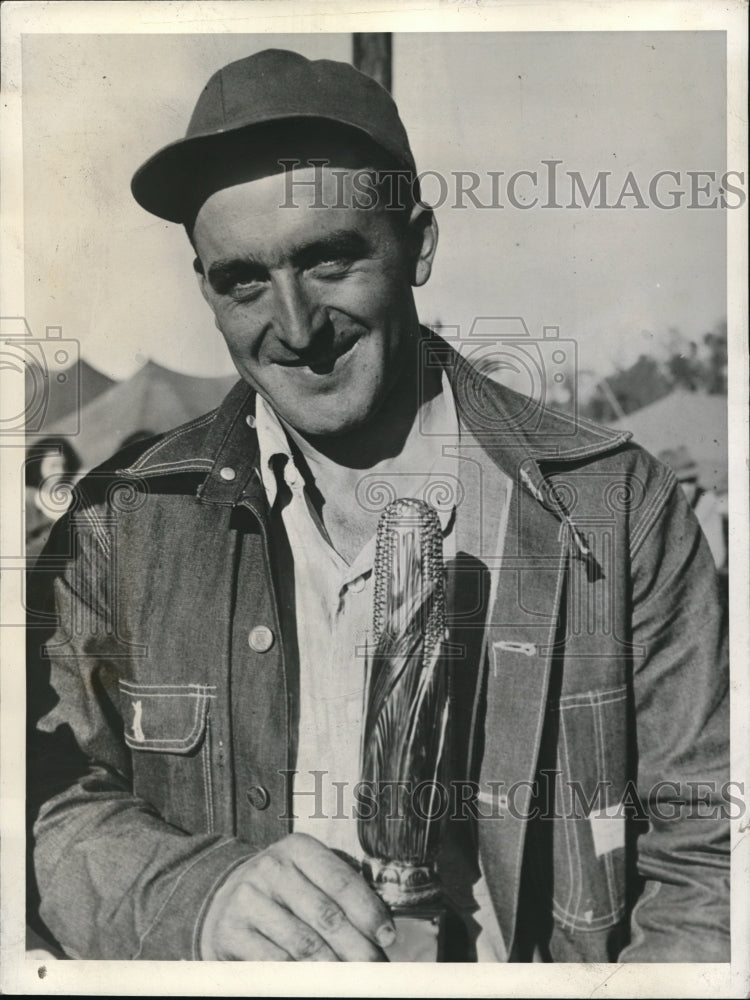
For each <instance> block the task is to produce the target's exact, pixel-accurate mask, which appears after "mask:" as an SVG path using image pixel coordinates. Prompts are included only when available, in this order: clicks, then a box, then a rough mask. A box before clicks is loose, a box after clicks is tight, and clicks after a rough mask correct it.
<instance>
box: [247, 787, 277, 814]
mask: <svg viewBox="0 0 750 1000" xmlns="http://www.w3.org/2000/svg"><path fill="white" fill-rule="evenodd" d="M245 795H246V796H247V801H248V802H249V803H250V805H251V806H253V807H254V808H255V809H260V810H261V812H262V811H263V810H264V809H267V808H268V805H269V803H270V801H271V796H270V795H269V794H268V789H266V788H264V787H263V785H251V786H250V787H249V788H248V790H247V792H246V793H245Z"/></svg>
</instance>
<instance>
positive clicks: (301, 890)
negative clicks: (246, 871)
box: [255, 838, 385, 962]
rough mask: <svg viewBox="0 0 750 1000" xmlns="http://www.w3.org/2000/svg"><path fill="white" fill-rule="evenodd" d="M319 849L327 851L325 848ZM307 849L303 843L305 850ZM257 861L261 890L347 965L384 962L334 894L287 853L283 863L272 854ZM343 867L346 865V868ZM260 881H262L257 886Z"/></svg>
mask: <svg viewBox="0 0 750 1000" xmlns="http://www.w3.org/2000/svg"><path fill="white" fill-rule="evenodd" d="M308 839H312V838H308ZM316 843H318V842H316ZM318 846H319V847H320V848H321V850H322V851H326V848H324V847H322V845H320V844H318ZM304 849H305V845H304V844H303V845H302V850H303V851H304ZM337 860H338V859H337ZM258 862H259V863H258V866H257V868H256V871H255V876H256V884H258V885H259V888H260V889H261V890H262V891H263V892H265V893H266V894H267V895H269V896H271V897H272V898H273V899H275V900H276V901H277V902H278V903H280V904H281V905H282V906H283V907H285V908H286V909H288V910H290V911H291V912H292V913H294V914H295V915H296V916H297V917H298V918H299V919H300V920H302V921H303V922H304V923H305V924H308V925H309V926H310V927H311V928H312V929H313V930H314V931H315V932H316V933H317V934H319V935H320V936H321V937H322V938H323V939H324V940H325V941H326V942H327V943H328V945H329V946H330V947H331V948H332V949H333V951H334V952H335V954H336V955H337V956H338V957H339V958H340V959H342V960H343V961H348V962H382V961H384V960H385V958H384V955H383V953H382V951H381V949H380V948H379V947H378V946H377V945H376V944H374V943H373V942H372V941H371V940H368V938H367V936H366V935H364V934H363V933H362V932H361V931H360V930H359V929H358V928H357V927H355V926H354V925H353V924H352V923H350V921H349V919H348V917H347V915H346V913H345V912H344V910H343V909H342V908H341V907H340V906H339V905H338V903H337V901H336V900H335V899H334V898H333V894H332V893H328V892H325V891H324V890H323V889H321V888H319V887H318V886H317V885H316V884H315V883H314V882H312V881H310V879H308V878H307V876H306V875H305V874H304V872H302V871H300V869H299V868H297V867H296V866H295V864H294V863H293V860H292V858H291V856H290V855H289V854H288V853H286V854H285V857H284V858H283V859H281V860H280V859H278V858H276V857H275V856H274V854H273V852H269V853H268V854H267V855H264V857H263V859H262V860H261V859H260V858H259V859H258ZM341 863H342V864H344V863H343V862H341ZM344 868H347V866H346V865H344ZM353 874H354V873H353ZM257 878H260V879H261V880H262V881H261V882H260V883H257Z"/></svg>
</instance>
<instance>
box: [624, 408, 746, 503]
mask: <svg viewBox="0 0 750 1000" xmlns="http://www.w3.org/2000/svg"><path fill="white" fill-rule="evenodd" d="M610 426H612V427H613V428H615V429H617V430H628V431H632V432H633V438H634V440H635V441H636V442H637V443H638V444H640V445H642V446H643V447H644V448H645V449H646V450H647V451H650V452H651V454H652V455H658V454H659V452H661V451H663V450H665V449H667V448H669V449H674V448H677V447H679V446H680V445H682V446H683V447H685V448H687V449H688V451H689V452H690V454H691V455H692V457H693V459H694V460H695V462H696V465H697V466H698V475H699V481H700V484H701V486H703V487H704V488H705V489H713V490H715V491H716V492H717V493H723V492H725V491H726V488H727V464H728V459H727V399H726V396H709V395H707V394H706V393H702V392H689V391H688V390H686V389H676V390H675V391H674V392H672V393H670V394H669V395H668V396H664V397H663V398H662V399H658V400H657V401H656V402H655V403H649V405H648V406H643V407H641V409H640V410H635V411H634V412H633V413H628V414H627V416H624V417H623V418H622V419H621V420H617V421H615V422H614V423H613V424H611V425H610Z"/></svg>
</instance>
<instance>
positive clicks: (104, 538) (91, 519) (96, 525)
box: [81, 493, 110, 556]
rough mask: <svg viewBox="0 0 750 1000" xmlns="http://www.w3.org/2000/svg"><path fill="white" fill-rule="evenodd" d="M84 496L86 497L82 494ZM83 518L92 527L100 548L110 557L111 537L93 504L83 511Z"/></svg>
mask: <svg viewBox="0 0 750 1000" xmlns="http://www.w3.org/2000/svg"><path fill="white" fill-rule="evenodd" d="M82 495H84V494H83V493H82ZM81 516H82V517H83V518H84V519H85V521H86V522H87V523H88V526H89V527H90V529H91V531H92V533H93V535H94V537H95V538H96V539H97V541H98V542H99V548H100V549H101V551H102V552H103V553H104V555H105V556H109V552H110V545H109V535H108V534H107V532H106V531H105V530H104V520H103V519H102V518H100V517H99V514H98V512H97V509H96V507H95V506H94V505H93V504H90V505H89V506H86V507H84V508H83V509H82V510H81Z"/></svg>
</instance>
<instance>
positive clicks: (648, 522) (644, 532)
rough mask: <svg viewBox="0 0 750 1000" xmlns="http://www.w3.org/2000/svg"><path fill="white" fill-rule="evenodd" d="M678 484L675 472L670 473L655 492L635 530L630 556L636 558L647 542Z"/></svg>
mask: <svg viewBox="0 0 750 1000" xmlns="http://www.w3.org/2000/svg"><path fill="white" fill-rule="evenodd" d="M676 482H677V477H676V476H675V474H674V473H673V472H670V473H669V475H668V476H666V478H665V479H664V482H663V483H662V485H661V486H660V487H659V488H658V489H656V490H654V495H653V497H652V499H651V503H650V504H649V505H648V507H647V508H646V510H645V511H644V513H643V516H642V517H641V519H640V521H639V522H638V524H637V525H636V526H635V528H634V529H633V532H632V534H631V536H630V556H631V558H635V556H636V555H637V553H638V551H639V550H640V548H641V546H642V545H643V543H644V542H645V540H646V538H647V537H648V535H649V532H650V531H651V529H652V528H653V526H654V525H655V524H656V519H657V515H658V514H659V513H660V511H661V510H662V509H663V508H664V507H665V506H666V502H667V500H668V499H669V494H670V493H671V492H672V489H673V488H674V486H675V484H676Z"/></svg>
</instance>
